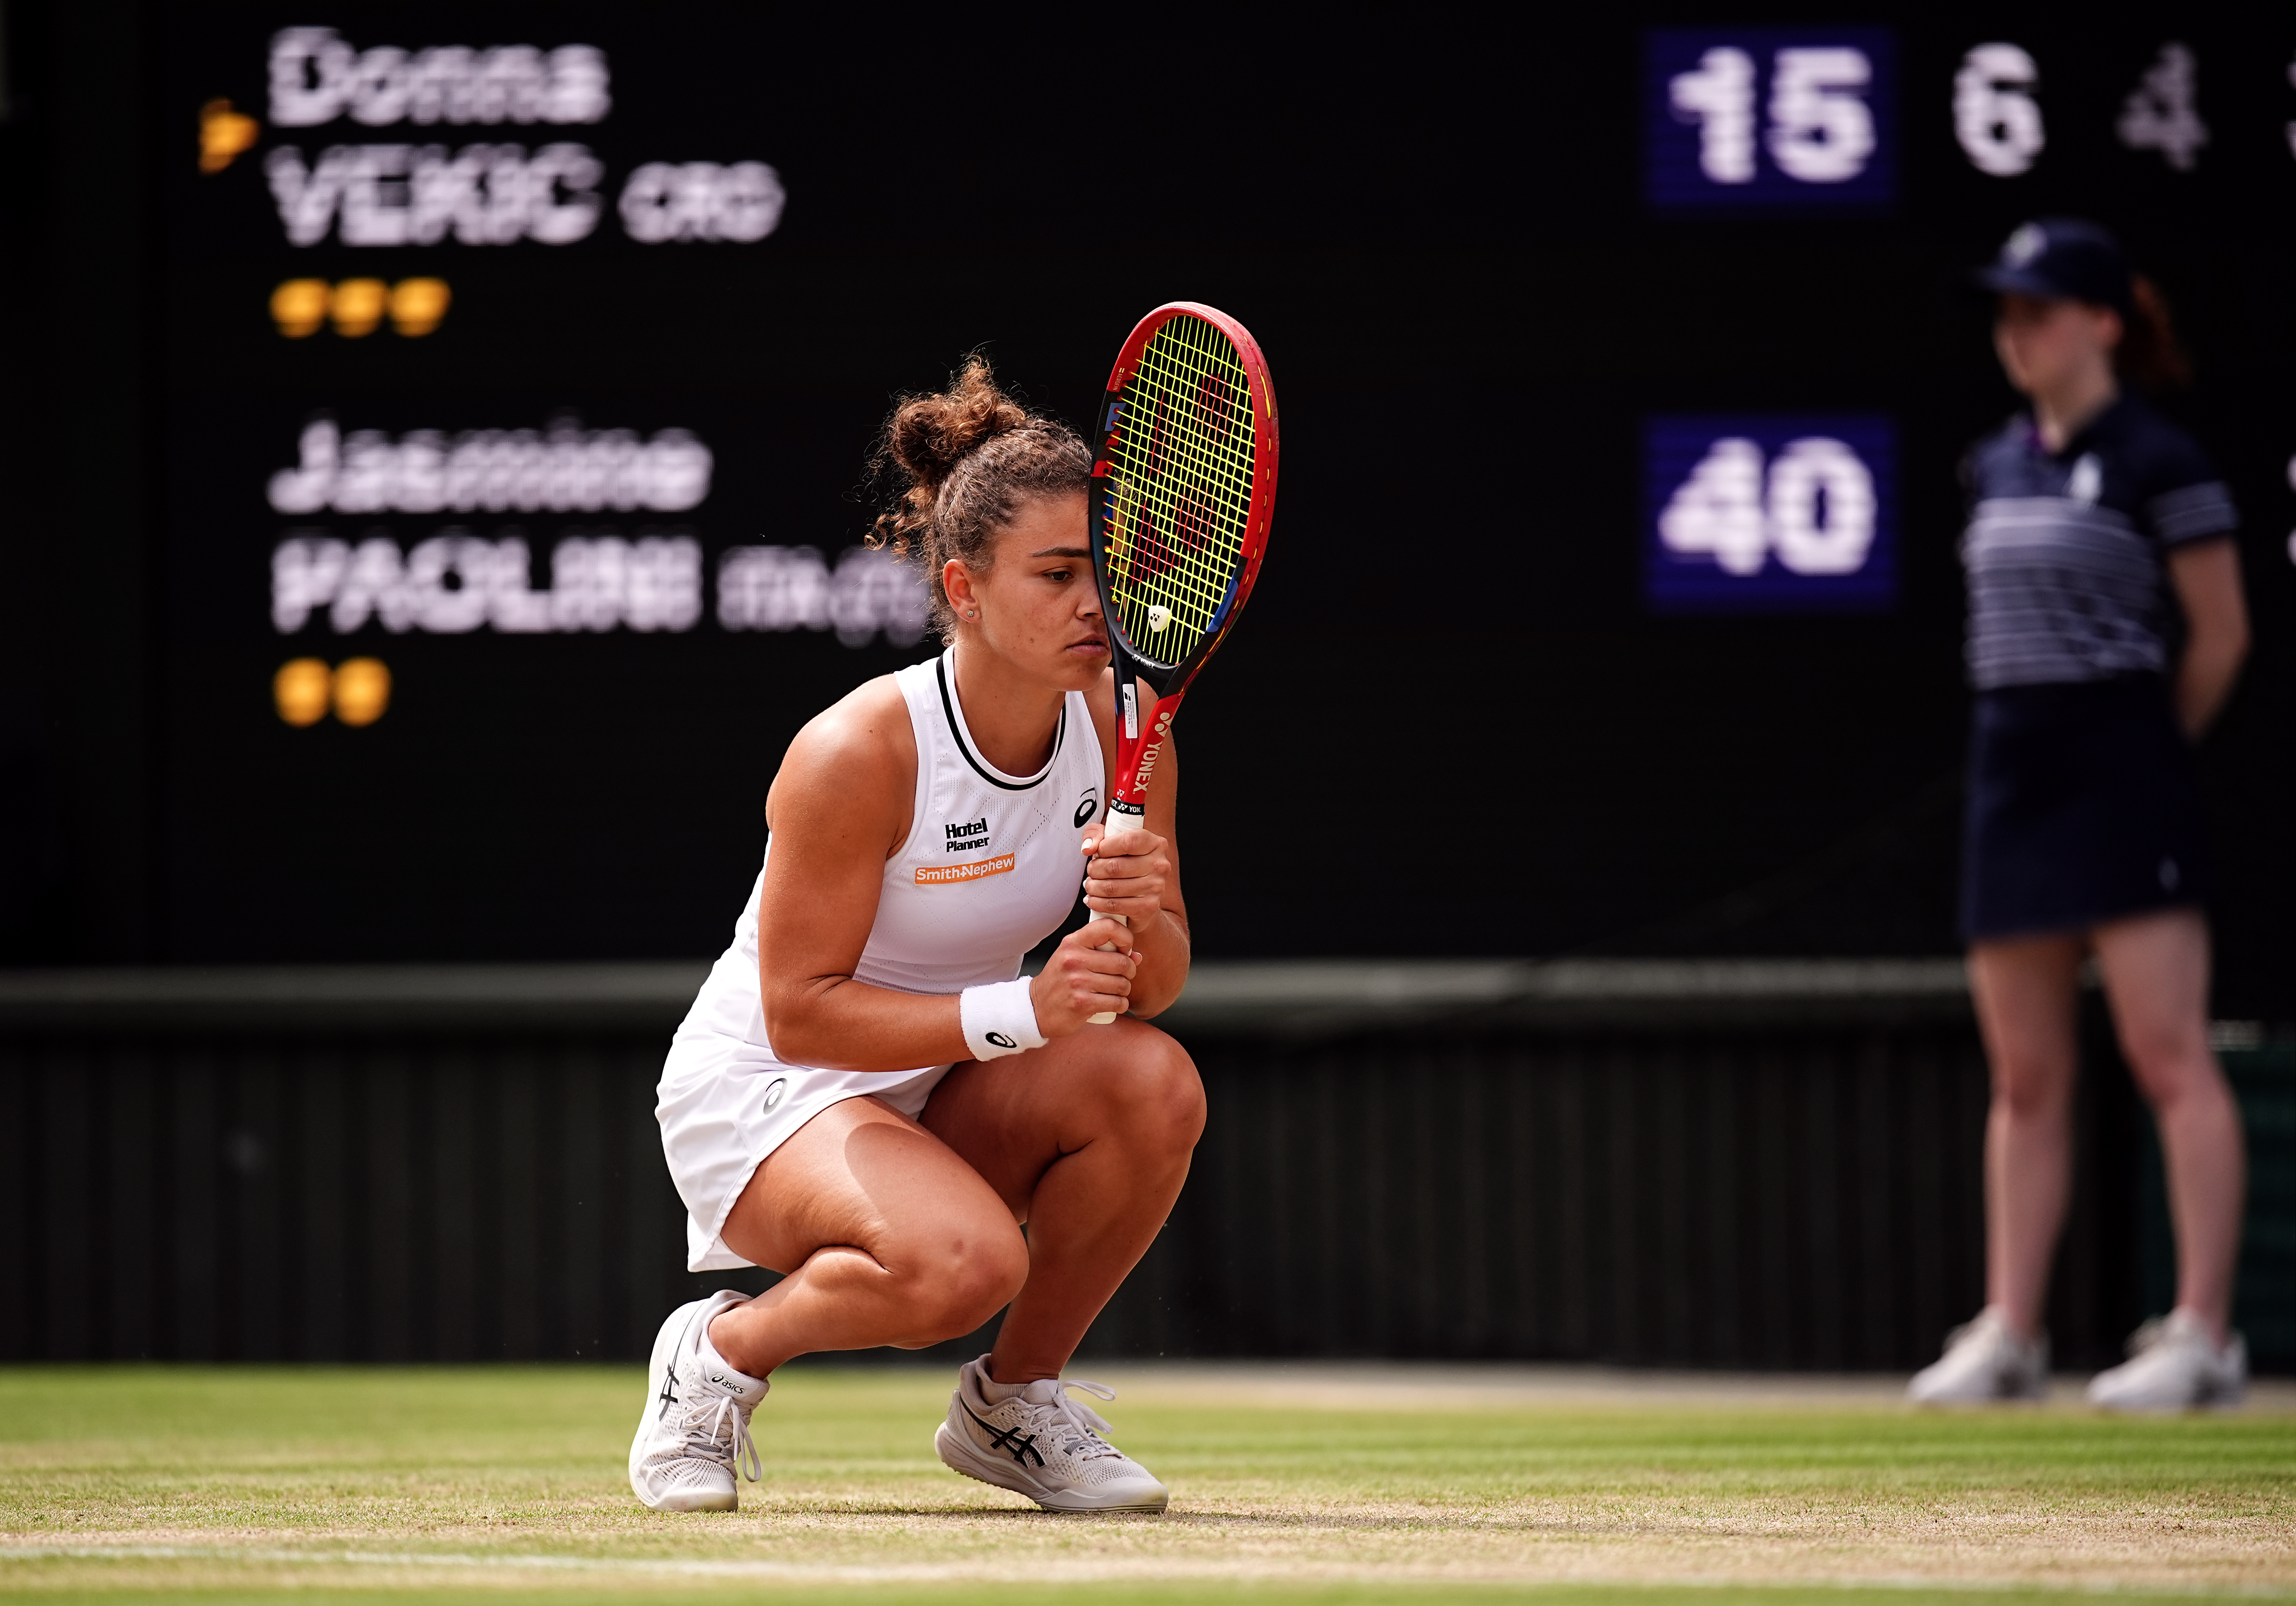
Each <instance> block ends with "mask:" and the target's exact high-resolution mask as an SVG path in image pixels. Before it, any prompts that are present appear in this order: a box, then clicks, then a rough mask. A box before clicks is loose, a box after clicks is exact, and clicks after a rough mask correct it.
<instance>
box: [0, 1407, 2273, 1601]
mask: <svg viewBox="0 0 2296 1606" xmlns="http://www.w3.org/2000/svg"><path fill="white" fill-rule="evenodd" d="M1083 1370H1084V1371H1085V1372H1086V1374H1087V1375H1096V1376H1099V1377H1101V1378H1103V1380H1106V1381H1108V1382H1111V1383H1112V1384H1114V1385H1115V1386H1116V1387H1117V1388H1119V1390H1121V1392H1122V1397H1120V1398H1119V1400H1118V1401H1117V1402H1116V1404H1114V1405H1113V1406H1112V1407H1107V1408H1106V1409H1108V1410H1109V1411H1110V1412H1111V1414H1112V1418H1113V1420H1114V1421H1115V1422H1116V1425H1117V1428H1118V1429H1119V1439H1118V1442H1119V1444H1121V1445H1123V1446H1124V1447H1125V1448H1126V1449H1127V1450H1128V1451H1129V1452H1131V1453H1132V1454H1135V1455H1136V1456H1138V1457H1139V1458H1140V1459H1141V1460H1142V1461H1144V1462H1145V1463H1146V1464H1148V1465H1149V1466H1150V1467H1151V1468H1152V1469H1154V1470H1156V1471H1157V1472H1158V1473H1159V1474H1160V1476H1161V1477H1163V1478H1165V1479H1166V1480H1167V1481H1168V1482H1169V1483H1170V1484H1171V1485H1172V1487H1173V1490H1174V1504H1173V1509H1172V1511H1171V1512H1170V1513H1169V1515H1168V1516H1166V1517H1164V1518H1161V1519H1155V1518H1119V1519H1081V1518H1054V1517H1049V1516H1045V1515H1042V1514H1039V1513H1037V1512H1036V1511H1034V1510H1033V1509H1032V1508H1029V1507H1027V1506H1025V1505H1024V1503H1022V1502H1021V1501H1020V1500H1019V1499H1018V1498H1017V1497H1014V1496H1010V1495H1004V1494H1001V1493H999V1492H998V1491H996V1490H993V1489H988V1488H986V1487H981V1486H979V1485H975V1484H972V1483H970V1482H966V1481H964V1480H962V1479H959V1478H956V1477H955V1476H954V1475H953V1474H950V1473H948V1472H947V1471H946V1470H943V1469H942V1468H941V1467H940V1465H939V1462H936V1461H935V1460H934V1459H933V1457H932V1452H931V1442H930V1441H931V1430H932V1427H933V1424H934V1422H935V1421H937V1420H938V1419H939V1414H940V1413H941V1412H942V1411H943V1410H945V1409H946V1406H947V1391H948V1388H949V1380H948V1373H947V1370H946V1369H942V1368H934V1369H931V1370H922V1369H914V1370H913V1369H906V1368H905V1369H898V1370H895V1369H876V1370H872V1369H856V1370H836V1369H831V1368H826V1367H819V1368H807V1367H804V1366H802V1365H799V1366H798V1367H792V1368H791V1369H789V1370H788V1371H785V1373H784V1374H783V1378H782V1380H779V1381H777V1382H776V1385H775V1391H774V1394H773V1396H772V1397H771V1398H769V1399H768V1400H767V1403H766V1404H765V1406H764V1407H763V1408H762V1409H761V1410H760V1411H759V1412H758V1417H757V1422H756V1427H757V1436H758V1447H759V1449H760V1451H761V1452H762V1454H763V1455H764V1458H765V1462H766V1471H767V1478H766V1482H765V1483H764V1484H763V1485H761V1486H750V1485H747V1484H745V1485H744V1486H743V1490H742V1505H743V1509H742V1511H740V1512H739V1513H736V1514H733V1515H718V1516H702V1515H695V1516H668V1515H658V1514H654V1513H650V1512H647V1511H642V1510H641V1509H640V1508H639V1507H638V1505H637V1504H636V1503H635V1501H634V1500H633V1499H632V1498H631V1497H630V1494H629V1491H628V1489H627V1487H626V1486H625V1484H624V1482H623V1467H622V1462H623V1457H624V1454H625V1453H626V1451H627V1445H628V1437H629V1429H630V1428H631V1426H632V1423H633V1421H634V1420H635V1409H636V1402H637V1400H638V1398H639V1395H640V1392H641V1388H642V1380H641V1377H640V1374H639V1372H638V1371H636V1370H635V1369H634V1368H603V1367H602V1368H580V1367H566V1368H541V1367H536V1368H499V1369H496V1368H458V1369H451V1370H446V1369H442V1370H376V1369H358V1370H340V1371H336V1370H319V1369H303V1368H246V1369H223V1368H214V1369H205V1368H202V1369H189V1368H186V1369H171V1368H157V1367H151V1368H144V1367H138V1368H122V1369H102V1368H20V1369H10V1370H0V1524H4V1530H0V1532H4V1536H0V1592H5V1593H7V1594H12V1595H14V1596H16V1597H18V1598H22V1599H58V1600H62V1599H70V1600H85V1599H94V1598H122V1599H130V1598H144V1599H156V1598H163V1597H164V1598H184V1597H196V1598H199V1599H201V1600H212V1601H223V1600H242V1599H245V1600H276V1599H280V1598H283V1597H284V1596H287V1595H290V1594H291V1595H293V1596H295V1597H296V1598H299V1599H324V1600H335V1599H344V1600H348V1599H353V1598H359V1599H365V1598H370V1597H371V1598H373V1599H377V1600H389V1601H404V1600H406V1599H407V1598H408V1597H409V1596H410V1595H414V1594H419V1595H420V1596H421V1598H422V1600H423V1601H424V1602H433V1601H446V1600H457V1601H460V1600H472V1601H486V1602H507V1601H510V1600H513V1599H517V1598H520V1597H521V1596H530V1597H532V1598H536V1599H541V1598H545V1597H546V1598H549V1599H551V1600H553V1601H584V1600H596V1601H609V1600H623V1599H633V1598H639V1597H659V1596H668V1595H672V1594H677V1595H693V1594H706V1595H707V1596H708V1597H709V1598H710V1599H712V1600H740V1599H752V1598H770V1599H772V1600H775V1601H778V1602H808V1601H830V1600H837V1601H840V1602H896V1601H898V1602H907V1601H933V1602H972V1601H983V1602H986V1601H995V1602H1008V1603H1009V1602H1016V1601H1017V1602H1025V1601H1029V1600H1032V1599H1040V1598H1041V1599H1050V1598H1052V1597H1054V1596H1055V1595H1060V1596H1065V1597H1070V1598H1076V1597H1078V1596H1080V1595H1083V1594H1089V1596H1090V1598H1092V1599H1095V1600H1103V1599H1104V1600H1107V1601H1110V1602H1127V1603H1129V1602H1165V1601H1181V1600H1205V1599H1214V1600H1220V1599H1242V1598H1249V1599H1254V1600H1291V1599H1302V1600H1333V1601H1367V1600H1379V1599H1398V1600H1407V1601H1418V1600H1437V1599H1447V1598H1457V1599H1464V1600H1494V1599H1507V1598H1515V1597H1518V1596H1522V1595H1531V1596H1535V1597H1536V1598H1538V1600H1540V1601H1542V1602H1555V1603H1557V1606H1560V1603H1561V1602H1565V1601H1575V1600H1601V1601H1603V1602H1618V1603H1619V1606H1626V1603H1627V1602H1636V1601H1641V1600H1644V1599H1649V1598H1652V1597H1653V1596H1656V1595H1674V1594H1682V1593H1684V1592H1685V1590H1687V1589H1689V1588H1692V1587H1694V1588H1695V1590H1696V1594H1697V1598H1699V1599H1700V1600H1712V1599H1714V1598H1715V1595H1716V1592H1717V1589H1719V1590H1720V1592H1721V1594H1723V1595H1724V1596H1726V1597H1727V1598H1728V1599H1730V1600H1733V1601H1736V1600H1751V1599H1755V1598H1764V1599H1767V1598H1773V1597H1776V1598H1790V1599H1792V1600H1794V1601H1797V1602H1815V1601H1816V1599H1818V1598H1819V1597H1820V1596H1822V1595H1826V1594H1833V1593H1835V1592H1836V1591H1837V1590H1838V1589H1841V1588H1843V1587H1845V1586H1873V1585H1879V1586H1884V1587H1886V1588H1887V1589H1888V1590H1889V1591H1890V1594H1892V1596H1893V1597H1895V1596H1897V1595H1898V1594H1903V1593H1904V1592H1907V1591H1908V1590H1913V1591H1916V1592H1919V1591H1922V1590H1923V1589H1925V1588H1934V1589H1936V1590H1939V1591H1949V1592H1950V1593H1951V1595H1952V1598H1953V1599H1955V1600H1956V1601H1963V1602H1971V1601H1975V1600H1978V1599H1980V1598H1983V1597H1984V1596H1985V1595H1987V1594H1993V1593H2003V1594H2020V1595H2030V1594H2031V1593H2033V1592H2035V1591H2037V1590H2040V1591H2047V1590H2062V1589H2079V1590H2095V1589H2111V1590H2114V1591H2115V1592H2117V1593H2126V1594H2138V1595H2143V1594H2196V1593H2209V1594H2218V1593H2225V1592H2237V1593H2243V1594H2246V1593H2265V1594H2284V1593H2296V1414H2292V1412H2291V1410H2290V1407H2291V1404H2292V1395H2291V1392H2290V1391H2288V1390H2286V1389H2285V1388H2279V1389H2275V1390H2268V1391H2267V1397H2266V1398H2264V1399H2261V1400H2259V1403H2258V1404H2257V1405H2256V1406H2254V1407H2252V1408H2251V1410H2250V1411H2249V1412H2246V1413H2244V1414H2241V1415H2235V1416H2226V1417H2213V1418H2188V1419H2180V1420H2172V1421H2121V1420H2114V1419H2108V1418H2103V1417H2100V1416H2095V1415H2092V1414H2090V1413H2088V1412H2086V1411H2084V1410H2081V1409H2079V1408H2078V1407H2075V1406H2073V1405H2071V1404H2070V1403H2069V1402H2070V1400H2071V1398H2074V1397H2077V1396H2076V1395H2075V1394H2074V1393H2073V1391H2071V1390H2069V1389H2066V1388H2063V1387H2062V1385H2061V1387H2060V1394H2061V1396H2065V1397H2066V1399H2067V1400H2068V1403H2067V1404H2062V1405H2060V1406H2055V1407H2052V1408H2049V1409H2045V1410H2038V1411H2024V1412H2012V1413H2003V1414H1986V1415H1980V1416H1972V1415H1935V1414H1920V1413H1915V1412H1909V1411H1907V1410H1906V1409H1905V1408H1903V1407H1901V1406H1899V1405H1898V1404H1895V1403H1894V1402H1893V1401H1891V1400H1890V1398H1889V1397H1888V1396H1887V1395H1886V1393H1884V1392H1882V1389H1881V1388H1878V1387H1876V1388H1865V1387H1860V1386H1854V1385H1833V1386H1828V1385H1825V1384H1823V1383H1816V1384H1796V1383H1794V1382H1792V1380H1779V1381H1778V1382H1777V1383H1776V1384H1775V1385H1774V1386H1764V1385H1755V1386H1753V1389H1752V1391H1749V1390H1748V1389H1745V1388H1739V1389H1737V1390H1733V1389H1732V1388H1730V1387H1728V1386H1727V1385H1725V1384H1719V1383H1698V1382H1689V1383H1683V1382H1679V1381H1670V1380H1666V1379H1653V1380H1647V1381H1646V1382H1644V1383H1643V1384H1641V1385H1638V1386H1634V1385H1628V1386H1620V1385H1617V1384H1615V1383H1611V1382H1606V1381H1604V1380H1603V1379H1602V1378H1601V1377H1600V1376H1594V1377H1589V1376H1588V1375H1587V1374H1565V1373H1538V1372H1533V1371H1513V1370H1501V1371H1492V1372H1488V1373H1485V1372H1478V1371H1472V1370H1471V1369H1410V1368H1380V1369H1372V1368H1365V1369H1362V1370H1360V1371H1347V1370H1343V1369H1330V1368H1325V1369H1315V1368H1302V1369H1296V1370H1286V1369H1279V1368H1253V1369H1246V1368H1232V1369H1219V1368H1180V1367H1170V1368H1159V1367H1153V1366H1128V1365H1124V1364H1111V1365H1108V1366H1105V1367H1087V1368H1085V1369H1083ZM1558 1378H1559V1379H1561V1381H1560V1382H1559V1383H1558V1382H1557V1381H1556V1380H1557V1379H1558ZM1765 1390H1767V1391H1765Z"/></svg>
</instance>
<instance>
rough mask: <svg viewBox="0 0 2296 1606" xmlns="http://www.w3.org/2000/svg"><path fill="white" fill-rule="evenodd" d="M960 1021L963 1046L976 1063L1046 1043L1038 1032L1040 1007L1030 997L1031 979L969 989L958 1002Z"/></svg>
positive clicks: (1039, 1047) (1044, 1038)
mask: <svg viewBox="0 0 2296 1606" xmlns="http://www.w3.org/2000/svg"><path fill="white" fill-rule="evenodd" d="M956 1011H957V1019H958V1020H959V1021H960V1022H962V1023H963V1025H964V1046H965V1047H966V1048H968V1049H971V1050H972V1057H973V1058H975V1059H995V1058H997V1057H998V1056H1000V1055H1004V1054H1018V1053H1020V1052H1021V1050H1023V1049H1041V1048H1043V1047H1044V1046H1045V1043H1046V1037H1045V1034H1043V1033H1042V1032H1039V1031H1037V1006H1036V1003H1035V1002H1034V1001H1032V1000H1031V999H1030V998H1029V978H1028V977H1027V976H1016V977H1015V978H1014V979H1013V980H1012V981H1009V982H993V983H991V984H988V986H985V987H967V988H966V989H965V990H964V992H962V993H961V994H959V995H958V998H957V1001H956Z"/></svg>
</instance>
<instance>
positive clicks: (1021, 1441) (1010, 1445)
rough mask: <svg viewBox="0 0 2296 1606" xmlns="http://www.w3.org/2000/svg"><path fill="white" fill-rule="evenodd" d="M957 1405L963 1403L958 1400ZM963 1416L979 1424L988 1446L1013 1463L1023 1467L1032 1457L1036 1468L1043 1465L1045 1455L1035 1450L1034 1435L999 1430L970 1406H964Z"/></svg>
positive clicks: (1010, 1430) (1035, 1437)
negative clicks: (995, 1448)
mask: <svg viewBox="0 0 2296 1606" xmlns="http://www.w3.org/2000/svg"><path fill="white" fill-rule="evenodd" d="M957 1404H960V1405H964V1401H962V1400H959V1401H958V1402H957ZM964 1414H965V1415H967V1416H969V1417H971V1418H972V1420H973V1421H976V1422H979V1423H980V1426H981V1429H982V1430H983V1431H985V1432H986V1433H987V1434H988V1442H989V1443H990V1444H992V1445H996V1447H997V1448H998V1449H999V1450H1002V1451H1004V1452H1005V1454H1007V1455H1009V1456H1011V1457H1012V1458H1013V1460H1014V1461H1016V1462H1020V1463H1021V1465H1022V1466H1024V1467H1025V1466H1027V1465H1028V1464H1029V1457H1030V1456H1032V1455H1033V1456H1035V1457H1036V1458H1037V1465H1038V1466H1040V1467H1041V1466H1043V1465H1044V1464H1045V1454H1044V1452H1043V1451H1041V1450H1039V1449H1037V1436H1036V1435H1035V1434H1033V1433H1021V1432H1018V1431H1015V1430H1013V1429H1005V1428H1000V1427H998V1426H997V1425H996V1423H995V1422H992V1421H989V1420H988V1418H986V1417H984V1416H982V1415H981V1414H980V1412H978V1411H975V1410H974V1409H973V1408H972V1406H970V1405H965V1406H964Z"/></svg>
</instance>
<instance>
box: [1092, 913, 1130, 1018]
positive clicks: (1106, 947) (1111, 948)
mask: <svg viewBox="0 0 2296 1606" xmlns="http://www.w3.org/2000/svg"><path fill="white" fill-rule="evenodd" d="M1108 918H1110V919H1111V920H1114V921H1116V922H1118V923H1119V925H1122V926H1125V927H1130V926H1131V924H1132V922H1131V921H1129V920H1128V919H1126V918H1124V917H1123V916H1122V915H1111V916H1109V917H1108ZM1100 951H1101V952H1103V953H1114V952H1115V951H1116V944H1115V943H1102V944H1101V945H1100ZM1115 1018H1116V1011H1115V1010H1113V1009H1109V1010H1104V1011H1103V1012H1102V1013H1101V1014H1098V1015H1087V1016H1086V1017H1085V1020H1086V1022H1087V1024H1089V1025H1095V1026H1104V1025H1107V1024H1108V1023H1109V1022H1110V1021H1111V1020H1114V1019H1115Z"/></svg>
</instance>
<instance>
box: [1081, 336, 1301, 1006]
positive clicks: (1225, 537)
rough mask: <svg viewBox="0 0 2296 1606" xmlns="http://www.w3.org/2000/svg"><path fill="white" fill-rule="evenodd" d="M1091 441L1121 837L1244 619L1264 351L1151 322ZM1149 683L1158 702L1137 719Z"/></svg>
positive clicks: (1129, 344)
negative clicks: (1176, 728)
mask: <svg viewBox="0 0 2296 1606" xmlns="http://www.w3.org/2000/svg"><path fill="white" fill-rule="evenodd" d="M1100 434H1101V438H1100V443H1099V448H1098V451H1097V455H1096V460H1095V462H1094V464H1093V470H1092V492H1091V501H1090V504H1089V518H1090V521H1091V526H1092V570H1093V575H1094V577H1095V579H1096V580H1097V581H1099V582H1100V603H1101V609H1102V612H1103V615H1104V616H1105V618H1106V621H1107V625H1108V647H1109V655H1110V656H1111V658H1112V659H1113V660H1114V666H1115V670H1116V726H1117V741H1116V784H1115V795H1114V796H1112V797H1111V798H1110V799H1109V802H1108V815H1107V819H1106V820H1105V822H1104V823H1105V828H1106V830H1107V831H1128V830H1138V829H1141V828H1143V826H1144V815H1145V799H1146V795H1147V791H1148V783H1149V781H1150V779H1151V778H1152V777H1153V776H1154V775H1155V772H1156V759H1157V755H1158V754H1160V753H1162V752H1163V750H1164V739H1165V737H1167V736H1169V734H1170V732H1171V729H1172V716H1173V715H1174V714H1176V713H1177V712H1179V711H1180V699H1181V698H1182V697H1184V696H1186V695H1187V690H1188V684H1189V682H1190V681H1192V680H1193V679H1195V678H1196V674H1197V671H1200V670H1201V669H1202V668H1203V666H1204V663H1205V661H1206V660H1207V659H1209V658H1210V656H1211V655H1212V649H1213V648H1215V647H1218V646H1219V644H1220V638H1222V637H1224V636H1226V634H1227V631H1228V627H1229V626H1231V625H1233V624H1234V622H1235V619H1236V615H1237V614H1241V613H1242V611H1243V603H1244V598H1246V597H1249V596H1251V582H1252V581H1253V580H1254V579H1256V578H1257V577H1258V576H1259V559H1260V555H1261V554H1262V553H1264V552H1265V551H1266V550H1267V527H1268V524H1269V523H1270V522H1271V521H1272V519H1273V518H1274V516H1275V387H1274V386H1273V385H1272V384H1271V383H1269V382H1268V377H1267V359H1266V358H1263V357H1261V356H1260V354H1259V342H1256V341H1254V340H1253V339H1252V338H1251V331H1250V330H1248V329H1246V328H1245V327H1244V326H1243V325H1242V324H1239V323H1237V322H1236V321H1235V320H1234V318H1232V317H1228V315H1227V314H1226V313H1225V312H1222V311H1220V310H1218V309H1217V308H1212V307H1206V306H1202V305H1201V304H1199V303H1197V302H1194V301H1172V302H1169V303H1167V304H1166V305H1164V306H1161V307H1159V308H1157V309H1156V310H1155V311H1153V312H1152V313H1150V314H1149V315H1148V316H1147V317H1144V318H1142V319H1141V320H1140V324H1139V326H1138V327H1137V328H1136V329H1134V330H1133V331H1132V334H1131V336H1130V338H1128V340H1126V341H1125V342H1124V349H1123V350H1121V351H1119V352H1118V353H1117V357H1116V366H1115V367H1114V368H1113V369H1111V371H1110V373H1109V375H1108V393H1107V395H1106V396H1105V397H1104V398H1103V400H1102V402H1101V413H1100ZM1140 681H1146V682H1147V684H1148V685H1149V686H1150V687H1151V688H1152V689H1153V690H1154V692H1155V696H1156V701H1155V702H1154V704H1152V706H1150V707H1147V708H1142V707H1141V706H1140V701H1141V699H1140V696H1139V688H1138V682H1140ZM1116 918H1118V919H1119V920H1120V919H1122V918H1124V917H1123V916H1121V915H1119V916H1117V917H1116ZM1092 1018H1093V1020H1094V1021H1095V1022H1096V1023H1099V1024H1103V1025H1105V1024H1106V1023H1107V1022H1109V1021H1111V1020H1114V1019H1115V1018H1116V1017H1115V1015H1114V1014H1112V1013H1111V1014H1107V1015H1095V1016H1094V1017H1092Z"/></svg>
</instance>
